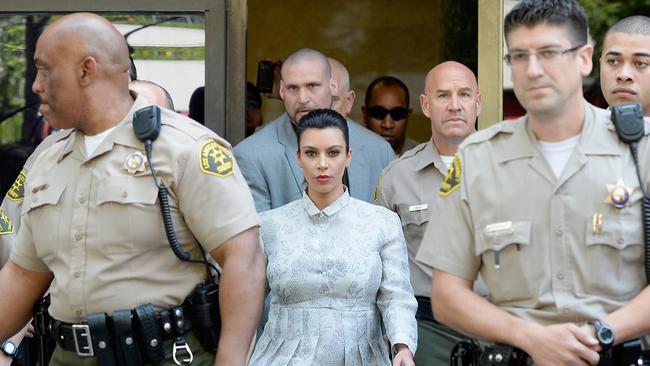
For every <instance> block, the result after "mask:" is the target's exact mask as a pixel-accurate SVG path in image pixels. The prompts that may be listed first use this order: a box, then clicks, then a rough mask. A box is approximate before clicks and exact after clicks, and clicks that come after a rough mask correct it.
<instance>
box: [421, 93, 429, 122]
mask: <svg viewBox="0 0 650 366" xmlns="http://www.w3.org/2000/svg"><path fill="white" fill-rule="evenodd" d="M420 108H422V113H423V114H424V115H425V116H426V117H427V118H431V117H429V98H427V95H426V94H420Z"/></svg>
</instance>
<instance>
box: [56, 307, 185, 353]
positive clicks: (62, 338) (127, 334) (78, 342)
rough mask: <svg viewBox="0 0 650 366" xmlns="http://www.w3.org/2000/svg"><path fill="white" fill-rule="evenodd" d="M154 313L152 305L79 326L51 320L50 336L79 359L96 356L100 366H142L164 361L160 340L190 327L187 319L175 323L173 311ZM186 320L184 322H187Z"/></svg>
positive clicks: (95, 316)
mask: <svg viewBox="0 0 650 366" xmlns="http://www.w3.org/2000/svg"><path fill="white" fill-rule="evenodd" d="M175 311H176V312H178V311H180V312H181V314H182V312H183V308H182V307H176V308H172V309H169V310H163V311H160V312H156V311H154V310H153V306H152V305H151V304H146V305H141V306H139V307H137V308H136V309H133V310H120V311H115V312H114V313H113V315H112V316H109V315H107V314H105V313H98V314H92V315H89V316H88V320H87V321H86V322H84V323H81V324H69V323H64V322H60V321H58V320H53V322H52V336H53V337H54V339H55V340H56V342H57V343H58V344H59V346H60V347H61V348H63V349H64V350H66V351H71V352H75V353H76V354H77V355H78V356H81V357H97V361H98V363H99V364H100V365H141V364H143V362H144V361H148V362H159V361H161V360H162V359H163V358H164V352H163V349H162V341H164V340H167V339H172V338H174V337H175V335H177V334H178V333H179V332H181V333H183V334H184V333H185V332H187V331H189V330H190V329H191V328H192V323H191V321H189V320H184V321H182V322H178V321H176V322H175V321H174V320H173V319H175V317H174V316H173V312H175ZM188 318H189V317H186V318H184V319H188Z"/></svg>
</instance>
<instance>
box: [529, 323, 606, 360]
mask: <svg viewBox="0 0 650 366" xmlns="http://www.w3.org/2000/svg"><path fill="white" fill-rule="evenodd" d="M525 335H526V336H527V340H526V341H525V345H526V346H525V347H524V351H526V353H528V354H529V355H530V356H531V357H532V358H533V361H534V363H535V365H536V366H569V365H571V366H574V365H581V366H585V365H594V366H595V365H597V364H598V360H599V359H600V356H599V355H598V352H597V351H596V347H598V340H596V338H594V337H593V335H592V333H590V332H588V331H587V330H586V329H585V328H580V327H578V326H577V325H575V324H573V323H563V324H555V325H549V326H542V325H538V324H531V326H530V327H529V328H528V329H527V331H526V334H525Z"/></svg>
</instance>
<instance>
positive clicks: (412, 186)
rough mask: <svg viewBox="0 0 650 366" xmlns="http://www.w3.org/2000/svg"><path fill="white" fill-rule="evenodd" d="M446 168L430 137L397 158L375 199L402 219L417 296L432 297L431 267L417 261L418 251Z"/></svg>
mask: <svg viewBox="0 0 650 366" xmlns="http://www.w3.org/2000/svg"><path fill="white" fill-rule="evenodd" d="M446 171H447V167H446V166H445V164H444V163H443V162H442V159H441V158H440V154H439V153H438V150H437V149H436V148H435V147H434V146H433V143H432V142H431V141H429V142H425V143H422V144H420V145H418V146H417V147H416V148H414V149H412V150H409V151H407V152H405V153H404V154H402V155H401V156H400V157H399V158H397V159H395V160H393V161H392V162H391V163H390V164H389V165H388V166H387V167H386V168H385V169H384V172H383V173H382V176H381V178H380V183H379V184H378V185H377V193H376V195H375V197H376V198H377V199H376V200H375V202H376V203H378V204H380V205H381V206H384V207H386V208H387V209H389V210H391V211H394V212H396V213H397V214H398V215H399V217H400V219H401V221H402V228H403V230H404V237H405V238H406V242H407V244H408V245H407V247H408V256H409V267H410V268H411V285H412V286H413V292H414V293H415V295H416V296H425V297H431V267H429V266H427V265H425V264H423V263H420V262H418V261H416V260H415V254H416V253H417V251H418V249H419V248H420V243H421V242H422V236H423V234H424V229H425V228H426V226H427V222H429V218H430V217H431V209H432V208H433V202H434V201H435V200H436V198H437V196H438V188H440V183H442V180H443V178H444V177H445V172H446Z"/></svg>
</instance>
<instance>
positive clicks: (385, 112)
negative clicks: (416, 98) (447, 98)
mask: <svg viewBox="0 0 650 366" xmlns="http://www.w3.org/2000/svg"><path fill="white" fill-rule="evenodd" d="M361 111H362V112H363V120H364V122H365V123H366V127H368V128H369V129H370V130H371V131H372V132H374V133H376V134H378V135H379V136H381V137H382V138H384V140H386V141H387V142H388V143H389V144H390V146H392V148H393V151H395V154H397V155H400V154H402V153H403V152H404V151H407V150H410V149H412V148H414V147H415V146H417V145H418V143H417V142H416V141H414V140H412V139H410V138H408V137H407V136H406V125H407V124H408V119H409V115H411V108H409V90H408V88H407V87H406V85H405V84H404V83H403V82H402V81H401V80H399V79H397V78H394V77H392V76H382V77H380V78H377V79H375V80H373V81H372V82H371V83H370V85H368V89H367V90H366V101H365V105H364V106H362V107H361Z"/></svg>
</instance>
